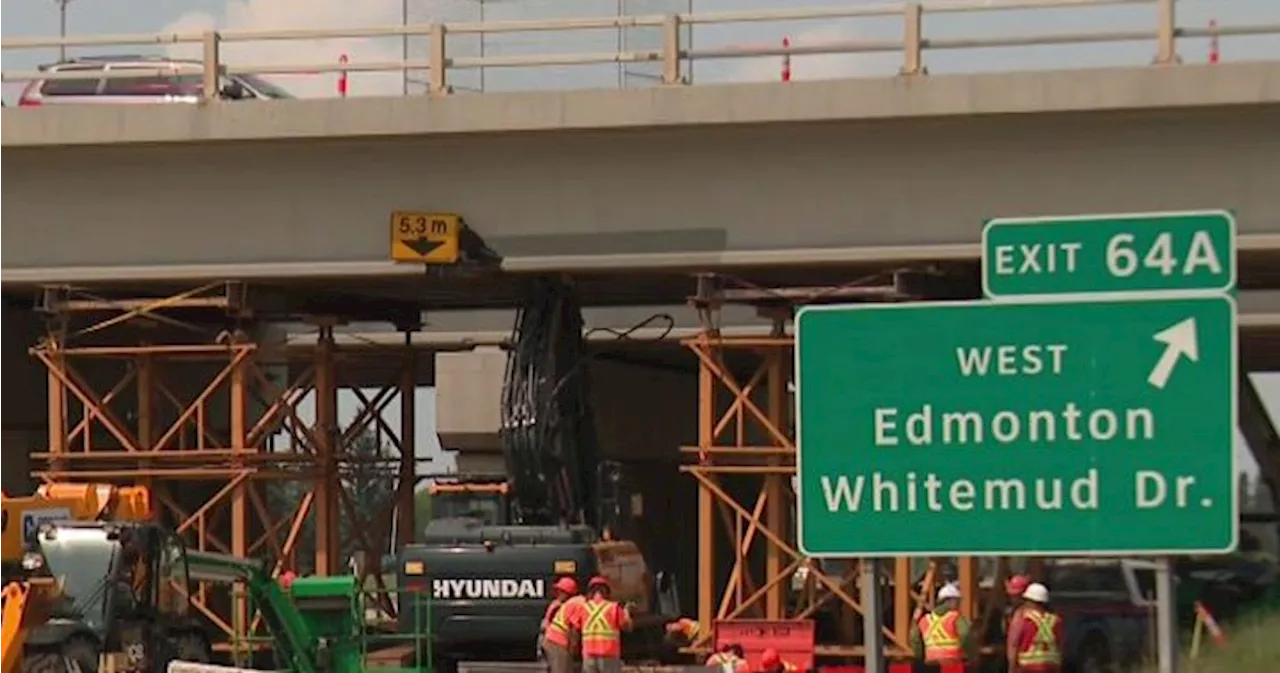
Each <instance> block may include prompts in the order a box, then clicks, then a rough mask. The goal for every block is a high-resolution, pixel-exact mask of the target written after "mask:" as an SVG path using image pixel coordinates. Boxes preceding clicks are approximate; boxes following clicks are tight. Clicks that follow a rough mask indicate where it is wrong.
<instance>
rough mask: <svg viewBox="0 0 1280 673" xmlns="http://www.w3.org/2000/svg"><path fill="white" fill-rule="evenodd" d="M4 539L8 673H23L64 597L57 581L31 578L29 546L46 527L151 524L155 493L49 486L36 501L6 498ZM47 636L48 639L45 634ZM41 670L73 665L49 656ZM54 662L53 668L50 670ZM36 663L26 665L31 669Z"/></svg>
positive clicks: (0, 498) (3, 644)
mask: <svg viewBox="0 0 1280 673" xmlns="http://www.w3.org/2000/svg"><path fill="white" fill-rule="evenodd" d="M0 505H2V506H0V512H2V514H3V520H2V522H0V524H2V526H0V535H2V536H3V541H2V542H3V562H4V602H3V634H2V636H3V640H2V641H0V649H2V650H3V670H0V673H17V672H18V671H21V670H24V669H26V668H32V667H31V666H28V665H24V661H23V660H24V651H25V650H26V649H27V648H26V645H27V644H28V641H29V640H30V638H29V637H30V636H32V634H33V633H36V632H39V631H43V630H45V629H40V628H39V627H41V626H42V625H44V624H45V623H46V621H47V620H48V619H49V617H50V614H51V611H52V610H53V609H54V608H53V606H54V605H55V604H56V603H57V602H58V600H59V597H60V596H61V595H62V587H61V586H60V583H59V582H58V581H56V580H55V579H54V578H53V577H48V576H44V577H31V576H30V575H31V574H32V573H31V572H29V571H31V570H33V569H32V568H28V567H27V563H26V557H27V556H28V555H29V554H28V553H27V552H28V543H29V542H30V541H31V540H32V539H33V537H34V536H35V534H36V532H37V531H39V530H40V529H41V527H42V526H45V525H55V524H56V522H95V521H104V522H105V521H121V522H145V521H149V520H150V519H151V518H152V516H153V511H152V508H151V491H150V490H148V489H147V488H146V487H145V486H115V485H113V484H45V485H43V486H41V487H40V488H39V489H37V491H36V493H35V494H34V495H30V496H20V497H11V496H9V495H8V494H7V493H2V492H0ZM42 635H44V636H47V635H48V634H42ZM41 661H42V662H43V665H42V666H38V667H35V668H39V669H40V670H44V669H49V670H50V671H57V672H58V673H61V672H62V671H63V670H68V671H71V670H72V669H74V668H75V667H74V666H71V665H70V664H69V663H67V664H66V665H63V664H64V663H65V662H70V661H71V660H70V659H68V658H66V657H63V656H60V655H54V656H52V657H49V656H43V657H42V658H41ZM50 662H52V665H50ZM31 663H32V662H26V664H31Z"/></svg>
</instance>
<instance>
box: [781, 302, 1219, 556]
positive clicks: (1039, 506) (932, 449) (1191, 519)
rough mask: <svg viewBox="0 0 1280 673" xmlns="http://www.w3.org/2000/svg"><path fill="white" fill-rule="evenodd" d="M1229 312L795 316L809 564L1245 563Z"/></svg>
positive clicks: (824, 311) (1021, 308)
mask: <svg viewBox="0 0 1280 673" xmlns="http://www.w3.org/2000/svg"><path fill="white" fill-rule="evenodd" d="M1236 376H1237V373H1236V309H1235V301H1234V299H1232V298H1231V297H1230V296H1227V295H1210V294H1204V293H1188V294H1186V295H1182V296H1178V295H1164V296H1159V297H1156V298H1151V297H1143V296H1141V295H1127V296H1125V295H1116V296H1108V297H1098V298H1094V299H1081V298H1074V299H1066V298H1064V299H1059V300H1053V298H1050V297H1040V298H1036V299H1033V300H1009V301H1000V302H942V303H936V302H935V303H904V304H890V305H873V304H860V305H851V306H815V307H807V308H804V309H802V310H801V311H800V313H799V315H798V316H797V317H796V406H797V428H796V435H797V442H798V445H799V453H798V458H797V461H798V466H797V472H798V474H799V490H798V495H797V498H798V504H797V506H798V509H799V512H798V519H799V534H798V537H799V542H800V548H801V549H802V550H803V551H804V553H806V554H809V555H813V556H850V557H883V556H895V555H939V556H943V555H953V554H961V555H967V554H975V555H980V554H999V555H1039V554H1105V555H1118V554H1175V553H1211V552H1220V551H1226V550H1230V549H1233V548H1234V547H1235V543H1236V521H1237V516H1238V514H1237V512H1238V509H1237V508H1238V503H1237V493H1236V487H1235V473H1236V468H1235V450H1234V444H1235V420H1236Z"/></svg>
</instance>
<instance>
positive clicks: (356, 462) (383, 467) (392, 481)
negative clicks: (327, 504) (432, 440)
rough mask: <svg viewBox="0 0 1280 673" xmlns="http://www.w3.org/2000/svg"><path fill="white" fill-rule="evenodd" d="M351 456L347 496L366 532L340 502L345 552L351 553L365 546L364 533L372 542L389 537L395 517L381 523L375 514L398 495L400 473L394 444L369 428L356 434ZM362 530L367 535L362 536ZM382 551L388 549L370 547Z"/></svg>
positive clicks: (350, 448)
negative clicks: (392, 446) (357, 528)
mask: <svg viewBox="0 0 1280 673" xmlns="http://www.w3.org/2000/svg"><path fill="white" fill-rule="evenodd" d="M348 456H350V457H351V458H352V459H353V460H352V461H351V462H350V463H349V468H348V470H346V473H347V476H346V477H345V478H344V479H343V480H342V482H343V487H344V488H345V489H346V492H347V495H348V496H350V498H351V505H352V509H354V510H355V512H356V514H358V515H359V518H360V521H359V525H360V527H361V528H362V529H363V531H357V530H356V528H355V526H356V525H357V522H356V521H352V519H351V517H350V516H348V513H347V508H346V507H345V506H342V505H339V507H340V509H339V512H340V515H339V519H340V523H339V530H340V531H341V535H342V554H343V556H344V557H346V556H350V555H351V553H352V552H354V551H355V550H356V549H359V548H360V547H361V545H363V540H364V536H368V538H369V539H370V541H374V540H376V539H377V538H379V537H382V538H383V539H389V538H388V536H387V534H388V533H390V530H391V518H390V517H387V518H386V519H385V520H384V521H382V522H378V521H375V520H374V517H376V516H377V515H378V511H379V510H381V509H383V508H384V507H385V506H386V505H387V504H388V503H389V502H390V501H391V500H392V499H393V498H394V497H395V491H396V473H397V470H398V466H397V465H396V463H397V462H398V461H396V460H395V458H394V456H393V452H392V450H391V446H390V445H389V444H388V443H387V442H384V441H382V440H381V438H380V437H378V435H376V434H375V433H374V432H372V431H370V430H368V429H366V430H365V431H364V432H362V433H360V435H359V436H358V437H356V439H355V441H354V442H352V443H351V446H350V447H349V449H348ZM380 524H381V526H382V528H383V530H373V529H372V526H379V525H380ZM361 532H363V533H364V535H363V536H362V535H361ZM370 551H371V552H373V553H377V554H381V553H383V552H385V551H386V550H385V549H379V550H370Z"/></svg>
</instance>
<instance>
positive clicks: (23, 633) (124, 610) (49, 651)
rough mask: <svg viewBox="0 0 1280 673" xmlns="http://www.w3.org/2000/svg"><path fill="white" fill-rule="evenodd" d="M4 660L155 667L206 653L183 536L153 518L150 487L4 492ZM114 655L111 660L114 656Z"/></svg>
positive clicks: (46, 665)
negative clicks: (191, 595) (193, 605)
mask: <svg viewBox="0 0 1280 673" xmlns="http://www.w3.org/2000/svg"><path fill="white" fill-rule="evenodd" d="M3 513H4V531H3V535H4V540H3V542H4V561H5V578H4V579H5V587H4V605H3V612H4V620H5V621H4V628H3V631H4V633H3V636H4V641H3V649H4V655H3V659H4V662H3V663H4V669H3V671H2V672H0V673H18V672H19V671H21V672H22V673H54V672H58V673H62V672H70V673H96V671H97V670H98V667H99V663H100V661H102V660H103V656H104V655H106V656H107V657H108V658H110V659H111V660H112V661H113V668H115V669H116V670H122V669H123V670H130V671H139V672H142V671H147V672H155V673H158V672H159V671H163V670H164V668H163V666H164V664H165V662H167V660H169V659H174V658H178V657H181V658H183V659H187V660H194V661H209V660H210V659H211V658H212V648H211V647H210V644H209V639H208V637H207V635H206V634H205V632H204V629H203V626H202V625H201V624H200V622H199V620H197V619H196V618H195V616H194V611H192V610H191V609H190V608H191V605H190V598H189V591H188V586H189V582H188V577H187V571H186V565H185V563H186V562H185V555H184V554H183V552H182V549H183V546H182V541H181V539H180V538H178V537H177V536H176V535H174V534H173V533H172V532H170V531H168V530H167V529H165V528H163V527H161V526H160V525H158V524H156V523H155V522H154V521H153V520H152V519H153V515H152V508H151V499H150V491H149V490H148V489H146V488H145V487H117V486H113V485H109V484H46V485H44V486H41V487H40V489H39V490H38V491H37V492H36V494H35V495H33V496H27V497H9V496H8V495H5V497H4V499H3ZM114 662H119V664H118V665H115V664H114Z"/></svg>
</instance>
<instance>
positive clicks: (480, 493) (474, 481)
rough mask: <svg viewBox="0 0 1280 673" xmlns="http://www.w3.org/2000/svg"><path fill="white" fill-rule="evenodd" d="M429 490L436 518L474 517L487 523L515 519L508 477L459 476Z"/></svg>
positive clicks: (433, 519)
mask: <svg viewBox="0 0 1280 673" xmlns="http://www.w3.org/2000/svg"><path fill="white" fill-rule="evenodd" d="M427 489H428V491H427V492H428V494H429V496H430V498H431V520H432V521H443V520H448V519H473V520H478V521H480V523H481V524H482V525H485V526H504V525H507V524H508V523H510V522H511V499H510V497H509V496H510V493H511V486H510V484H508V483H507V479H506V477H501V476H495V477H483V476H482V477H474V476H473V477H457V478H455V479H450V480H448V481H437V482H435V483H433V484H431V485H430V486H428V487H427Z"/></svg>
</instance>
